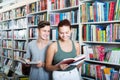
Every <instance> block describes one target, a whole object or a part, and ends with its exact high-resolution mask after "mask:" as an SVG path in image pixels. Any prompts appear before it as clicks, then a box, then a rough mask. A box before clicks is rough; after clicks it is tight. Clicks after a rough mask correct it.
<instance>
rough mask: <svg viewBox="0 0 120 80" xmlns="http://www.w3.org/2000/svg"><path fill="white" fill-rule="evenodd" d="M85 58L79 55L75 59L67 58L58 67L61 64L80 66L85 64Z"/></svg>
mask: <svg viewBox="0 0 120 80" xmlns="http://www.w3.org/2000/svg"><path fill="white" fill-rule="evenodd" d="M85 57H86V56H85V55H79V56H77V57H75V58H66V59H63V60H62V61H61V62H59V63H58V64H56V65H60V64H69V65H78V64H80V63H82V62H84V60H85Z"/></svg>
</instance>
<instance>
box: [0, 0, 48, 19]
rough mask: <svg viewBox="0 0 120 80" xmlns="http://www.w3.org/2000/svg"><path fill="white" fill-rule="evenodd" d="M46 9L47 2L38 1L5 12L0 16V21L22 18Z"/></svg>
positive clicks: (45, 0) (44, 0) (43, 0)
mask: <svg viewBox="0 0 120 80" xmlns="http://www.w3.org/2000/svg"><path fill="white" fill-rule="evenodd" d="M46 9H47V0H40V1H38V2H34V3H31V4H27V5H26V6H22V7H19V8H16V9H13V10H10V11H6V12H3V13H1V14H0V21H5V20H10V19H14V18H19V17H24V16H26V14H30V13H34V12H38V11H41V10H46Z"/></svg>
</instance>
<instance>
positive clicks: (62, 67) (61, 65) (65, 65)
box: [59, 64, 69, 70]
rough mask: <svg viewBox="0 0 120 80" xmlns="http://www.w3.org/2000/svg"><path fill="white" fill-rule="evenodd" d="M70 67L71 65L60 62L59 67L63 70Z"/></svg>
mask: <svg viewBox="0 0 120 80" xmlns="http://www.w3.org/2000/svg"><path fill="white" fill-rule="evenodd" d="M68 67H69V65H68V64H60V65H59V68H60V69H61V70H65V69H67V68H68Z"/></svg>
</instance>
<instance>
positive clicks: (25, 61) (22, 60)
mask: <svg viewBox="0 0 120 80" xmlns="http://www.w3.org/2000/svg"><path fill="white" fill-rule="evenodd" d="M18 61H19V62H22V63H24V64H38V63H39V61H30V62H29V61H28V60H27V59H24V58H21V59H19V60H18Z"/></svg>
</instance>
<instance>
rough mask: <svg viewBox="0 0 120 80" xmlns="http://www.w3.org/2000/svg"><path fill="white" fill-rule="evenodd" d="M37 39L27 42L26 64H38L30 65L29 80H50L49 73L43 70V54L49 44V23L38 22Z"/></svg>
mask: <svg viewBox="0 0 120 80" xmlns="http://www.w3.org/2000/svg"><path fill="white" fill-rule="evenodd" d="M37 31H38V38H37V40H33V41H31V42H29V44H28V49H27V53H26V55H25V58H26V59H27V60H28V62H30V61H32V62H34V61H35V62H39V63H38V64H31V65H30V66H31V69H30V80H51V79H50V73H49V72H48V71H46V70H45V68H44V66H45V54H46V50H47V48H48V46H49V44H50V43H51V41H50V40H49V35H50V23H49V22H47V21H40V22H39V24H38V28H37Z"/></svg>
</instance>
